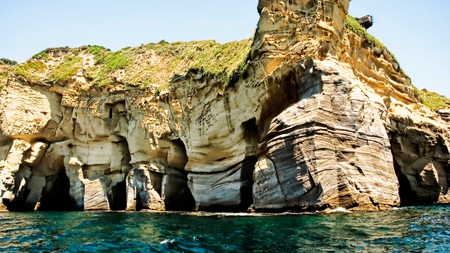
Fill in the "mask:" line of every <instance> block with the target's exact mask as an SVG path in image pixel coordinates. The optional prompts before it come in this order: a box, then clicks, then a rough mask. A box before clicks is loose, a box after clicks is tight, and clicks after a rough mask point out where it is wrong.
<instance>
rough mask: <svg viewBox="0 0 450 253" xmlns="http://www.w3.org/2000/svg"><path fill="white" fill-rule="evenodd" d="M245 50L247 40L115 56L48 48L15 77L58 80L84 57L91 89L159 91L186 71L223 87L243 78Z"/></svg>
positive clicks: (99, 50)
mask: <svg viewBox="0 0 450 253" xmlns="http://www.w3.org/2000/svg"><path fill="white" fill-rule="evenodd" d="M250 50H251V40H242V41H233V42H229V43H225V44H220V43H217V42H215V41H212V40H208V41H194V42H174V43H168V42H166V41H164V40H161V41H160V42H158V43H149V44H145V45H144V44H143V45H141V46H139V47H135V48H131V47H127V48H123V49H121V50H119V51H117V52H111V50H109V49H107V48H104V47H102V46H90V45H88V46H82V47H79V48H68V47H59V48H47V49H45V50H43V51H41V52H39V53H38V54H36V55H34V56H33V57H32V58H31V59H30V60H28V61H27V62H25V63H22V64H19V65H16V66H15V67H14V73H15V74H16V75H19V76H23V77H24V78H26V79H27V80H29V81H43V82H46V83H52V82H61V81H66V80H68V79H70V78H71V77H72V76H74V75H75V74H76V73H77V72H78V71H80V69H81V68H82V62H83V59H86V62H91V64H90V65H85V66H84V68H85V69H83V74H84V76H85V77H86V78H87V80H89V81H90V82H91V85H96V86H105V85H108V84H113V83H116V84H126V83H128V84H132V85H143V86H146V85H150V84H158V85H162V86H163V87H161V90H162V89H167V88H168V87H169V85H168V84H169V83H170V82H171V81H172V79H173V77H175V76H183V75H186V74H187V73H189V72H190V71H191V72H192V73H199V72H201V73H203V74H204V75H211V76H215V77H216V78H218V79H219V80H220V81H222V82H223V84H224V85H225V86H227V85H232V84H234V83H235V82H236V81H237V80H238V79H239V78H240V77H243V76H244V75H245V73H246V71H247V68H248V62H249V61H248V57H249V54H250ZM89 58H93V60H94V62H92V61H90V60H89ZM59 59H60V60H59ZM55 63H56V64H55Z"/></svg>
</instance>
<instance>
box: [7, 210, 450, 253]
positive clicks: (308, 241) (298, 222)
mask: <svg viewBox="0 0 450 253" xmlns="http://www.w3.org/2000/svg"><path fill="white" fill-rule="evenodd" d="M449 211H450V207H448V206H435V207H416V208H404V209H399V210H395V211H391V212H382V213H357V214H347V213H336V214H328V215H323V214H322V215H317V214H307V215H298V214H295V215H294V214H281V215H267V214H258V215H255V216H253V215H248V214H230V213H228V214H227V213H225V214H224V213H216V214H211V213H200V214H198V213H197V214H196V215H191V213H136V212H131V213H127V212H117V213H114V212H105V213H101V212H97V213H89V212H46V213H0V224H1V226H0V252H193V253H200V252H201V253H203V252H273V251H277V252H447V251H448V249H450V230H448V229H447V228H448V227H449V225H450V216H449V215H448V214H449V213H450V212H449ZM198 215H200V216H198Z"/></svg>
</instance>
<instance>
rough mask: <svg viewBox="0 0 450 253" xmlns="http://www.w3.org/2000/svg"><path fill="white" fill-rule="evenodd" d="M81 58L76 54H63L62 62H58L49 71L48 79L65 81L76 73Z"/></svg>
mask: <svg viewBox="0 0 450 253" xmlns="http://www.w3.org/2000/svg"><path fill="white" fill-rule="evenodd" d="M82 60H83V58H81V57H77V56H69V55H68V56H65V57H64V59H63V61H62V63H60V64H59V65H58V66H57V67H56V68H55V69H54V70H53V71H52V73H51V75H50V80H51V81H54V82H59V81H65V80H68V79H69V78H71V77H72V76H74V75H76V73H77V72H78V70H79V68H80V66H81V62H82Z"/></svg>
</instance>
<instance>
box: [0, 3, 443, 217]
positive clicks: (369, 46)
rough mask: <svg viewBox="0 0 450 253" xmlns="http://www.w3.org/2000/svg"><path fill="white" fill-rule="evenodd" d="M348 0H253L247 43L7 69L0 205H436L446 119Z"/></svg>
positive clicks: (71, 54) (178, 46) (76, 51)
mask: <svg viewBox="0 0 450 253" xmlns="http://www.w3.org/2000/svg"><path fill="white" fill-rule="evenodd" d="M348 4H349V3H348V0H314V1H313V0H293V1H278V0H260V1H259V4H258V12H259V13H260V20H259V23H258V28H257V30H256V32H255V35H254V38H252V39H251V40H244V41H240V42H232V43H228V44H224V45H220V44H218V43H215V42H214V41H203V42H190V43H183V42H176V43H172V44H168V43H166V42H164V41H161V42H159V43H157V44H147V45H142V46H140V47H136V48H125V49H122V50H120V51H118V52H115V53H112V52H110V51H108V50H107V49H105V48H102V47H98V46H83V47H80V48H73V49H69V48H57V49H48V50H44V51H43V52H41V53H39V54H37V55H35V56H34V57H33V58H31V59H30V60H28V61H27V62H25V63H22V64H20V65H18V66H15V67H13V68H12V70H8V71H9V73H10V74H9V77H8V79H7V83H6V84H5V87H4V88H3V90H2V92H1V94H0V130H1V135H0V140H1V141H0V145H1V146H0V180H1V183H0V196H1V201H0V209H4V210H6V209H8V210H110V209H113V210H141V209H149V210H247V209H248V208H249V207H250V208H252V209H253V210H256V211H277V210H287V209H288V210H326V209H332V208H337V207H344V208H347V209H351V210H360V211H375V210H386V209H390V208H392V207H396V206H399V205H401V204H402V205H408V204H424V203H448V202H449V201H450V198H449V197H450V195H449V193H448V182H449V179H450V166H449V160H450V154H449V147H450V142H449V141H450V132H449V128H448V127H449V123H448V117H446V116H445V115H446V114H443V116H441V115H439V114H438V113H436V112H435V111H432V110H430V109H429V108H427V107H425V106H424V105H422V104H421V103H420V98H419V96H418V95H417V94H416V92H415V91H414V88H413V86H412V85H411V83H410V80H409V78H408V77H407V76H406V75H405V74H403V72H402V71H401V69H400V67H399V64H398V62H397V61H396V60H395V58H394V57H393V56H392V54H391V53H390V52H389V51H388V50H387V49H386V48H384V46H382V44H381V43H377V42H376V41H375V42H374V41H373V40H372V39H371V38H370V37H368V36H366V35H367V34H366V32H365V30H359V29H364V28H362V27H356V29H355V25H354V24H352V23H351V22H352V20H351V18H348V17H347V12H348ZM361 31H363V32H361ZM447 116H448V115H447ZM447 173H449V175H447Z"/></svg>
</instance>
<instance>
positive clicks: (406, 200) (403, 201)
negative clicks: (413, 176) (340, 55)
mask: <svg viewBox="0 0 450 253" xmlns="http://www.w3.org/2000/svg"><path fill="white" fill-rule="evenodd" d="M394 169H395V175H396V176H397V179H398V183H399V189H398V193H399V196H400V205H401V206H412V205H416V204H417V203H418V197H417V193H416V192H415V191H413V190H412V188H411V183H410V182H409V179H408V177H407V176H406V175H405V174H403V173H402V171H401V166H400V165H399V164H398V163H397V162H395V161H394Z"/></svg>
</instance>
